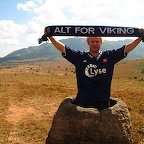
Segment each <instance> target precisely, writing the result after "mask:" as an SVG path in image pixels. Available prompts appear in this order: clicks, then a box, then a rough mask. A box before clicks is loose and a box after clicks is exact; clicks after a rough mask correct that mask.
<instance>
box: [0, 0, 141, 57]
mask: <svg viewBox="0 0 144 144" xmlns="http://www.w3.org/2000/svg"><path fill="white" fill-rule="evenodd" d="M143 5H144V1H143V0H137V1H135V0H127V1H125V0H102V1H100V0H90V1H88V0H53V1H52V0H29V1H26V3H19V4H17V9H19V10H23V11H27V12H31V14H32V13H33V17H32V18H31V20H30V21H28V22H27V23H25V24H23V25H21V24H17V23H16V22H14V21H12V20H11V21H9V20H7V21H6V20H5V21H4V20H1V21H0V33H1V35H0V47H7V48H8V47H9V46H11V49H9V52H10V51H12V50H15V49H16V48H17V49H20V48H23V47H28V46H33V45H37V38H38V37H40V36H41V35H42V34H43V29H44V27H45V26H47V25H60V24H62V25H66V24H71V25H113V26H134V27H140V28H141V27H143V26H144V24H143V19H144V16H143V13H142V10H143ZM23 17H24V16H23ZM5 53H6V52H5ZM1 55H2V54H1ZM3 55H4V54H3Z"/></svg>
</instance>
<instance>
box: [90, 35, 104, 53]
mask: <svg viewBox="0 0 144 144" xmlns="http://www.w3.org/2000/svg"><path fill="white" fill-rule="evenodd" d="M101 44H102V40H101V38H100V37H90V38H89V41H88V45H89V48H90V51H91V52H98V51H99V49H100V46H101Z"/></svg>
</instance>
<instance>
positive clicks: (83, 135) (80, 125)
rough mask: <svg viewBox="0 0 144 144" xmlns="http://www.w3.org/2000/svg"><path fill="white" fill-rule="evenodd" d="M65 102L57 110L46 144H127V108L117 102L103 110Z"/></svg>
mask: <svg viewBox="0 0 144 144" xmlns="http://www.w3.org/2000/svg"><path fill="white" fill-rule="evenodd" d="M73 101H74V97H69V98H66V99H65V100H64V101H63V102H62V103H61V104H60V106H59V108H58V110H57V112H56V114H55V116H54V119H53V123H52V127H51V129H50V131H49V135H48V137H47V144H130V143H131V141H132V126H131V118H130V113H129V111H128V108H127V105H126V104H125V103H124V102H123V101H122V100H120V99H118V98H113V99H111V102H112V103H113V104H112V105H111V107H109V108H107V109H103V110H98V109H96V108H84V107H80V106H77V105H75V104H73Z"/></svg>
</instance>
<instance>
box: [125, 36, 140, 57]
mask: <svg viewBox="0 0 144 144" xmlns="http://www.w3.org/2000/svg"><path fill="white" fill-rule="evenodd" d="M141 40H142V38H141V37H139V38H138V39H136V40H134V41H133V42H131V43H129V44H127V45H126V48H125V53H126V54H127V53H129V52H130V51H132V50H133V49H134V48H135V47H136V46H137V45H138V44H139V43H140V42H141Z"/></svg>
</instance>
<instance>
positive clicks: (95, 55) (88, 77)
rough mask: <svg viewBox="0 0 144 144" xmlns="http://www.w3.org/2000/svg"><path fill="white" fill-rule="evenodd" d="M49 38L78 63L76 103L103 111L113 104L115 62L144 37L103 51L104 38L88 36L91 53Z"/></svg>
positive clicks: (69, 59) (64, 54)
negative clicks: (112, 88) (111, 94)
mask: <svg viewBox="0 0 144 144" xmlns="http://www.w3.org/2000/svg"><path fill="white" fill-rule="evenodd" d="M142 31H144V29H142ZM49 39H50V40H51V42H52V44H53V45H54V46H55V47H56V48H57V49H58V50H59V51H60V52H61V53H62V55H63V57H64V58H66V59H67V60H68V61H69V62H71V63H72V64H73V65H75V68H76V76H77V86H78V93H77V96H76V99H75V102H74V103H75V104H77V105H80V106H83V107H96V108H98V109H99V110H102V109H104V108H107V107H108V106H110V87H111V80H112V75H113V69H114V65H115V64H116V63H117V62H118V61H120V60H122V59H123V58H125V57H126V56H127V54H128V53H129V52H130V51H131V50H133V49H134V48H135V47H136V46H137V45H138V44H139V43H140V42H141V40H142V38H141V37H139V38H137V39H136V40H134V41H133V42H131V43H129V44H127V45H124V46H123V47H121V48H119V49H117V50H106V51H103V52H102V51H100V47H101V44H102V38H101V37H87V39H86V40H87V44H88V45H89V52H83V51H76V50H72V49H70V48H69V47H68V46H65V45H64V44H63V43H61V42H60V41H58V40H56V39H55V38H54V37H52V36H50V37H49Z"/></svg>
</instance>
